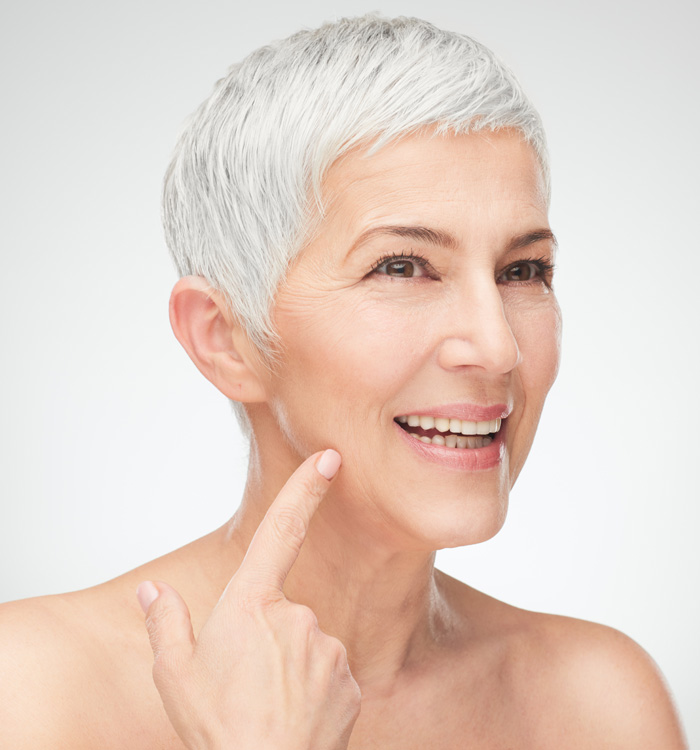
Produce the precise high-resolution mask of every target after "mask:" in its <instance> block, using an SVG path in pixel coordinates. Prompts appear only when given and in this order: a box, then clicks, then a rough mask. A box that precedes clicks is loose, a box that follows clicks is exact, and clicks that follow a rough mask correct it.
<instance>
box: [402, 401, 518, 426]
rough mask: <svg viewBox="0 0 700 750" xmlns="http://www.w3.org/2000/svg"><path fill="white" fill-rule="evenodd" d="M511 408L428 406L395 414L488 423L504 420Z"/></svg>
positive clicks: (459, 405) (450, 405)
mask: <svg viewBox="0 0 700 750" xmlns="http://www.w3.org/2000/svg"><path fill="white" fill-rule="evenodd" d="M512 411H513V407H512V406H511V405H506V404H493V405H491V406H482V405H480V404H465V403H457V404H441V405H440V406H429V407H425V408H420V409H409V410H408V411H402V412H401V413H400V414H397V415H396V416H397V417H404V416H406V417H410V416H412V415H416V416H419V417H446V418H448V419H462V420H464V421H465V422H488V421H491V420H492V419H505V418H506V417H507V416H508V415H509V414H510V413H511V412H512Z"/></svg>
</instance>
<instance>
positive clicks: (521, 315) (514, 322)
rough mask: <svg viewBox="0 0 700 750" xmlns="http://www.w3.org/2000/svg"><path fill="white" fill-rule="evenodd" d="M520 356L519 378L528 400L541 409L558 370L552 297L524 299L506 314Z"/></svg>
mask: <svg viewBox="0 0 700 750" xmlns="http://www.w3.org/2000/svg"><path fill="white" fill-rule="evenodd" d="M507 315H508V319H509V322H510V325H511V329H512V331H513V335H514V336H515V339H516V341H517V342H518V348H519V349H520V354H521V357H522V363H521V365H520V368H519V369H520V376H521V380H522V382H523V386H524V388H525V393H526V398H527V400H528V401H530V402H532V401H535V402H537V403H538V405H539V408H540V409H541V407H542V403H543V402H544V399H545V396H546V395H547V393H548V392H549V389H550V388H551V387H552V384H553V383H554V381H555V379H556V377H557V373H558V371H559V360H560V355H561V310H560V309H559V304H558V302H557V300H556V297H554V295H553V294H551V295H548V296H547V297H545V298H540V299H538V300H523V301H520V302H519V303H518V305H517V306H514V309H510V310H508V312H507Z"/></svg>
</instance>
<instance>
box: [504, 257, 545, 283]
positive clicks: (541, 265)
mask: <svg viewBox="0 0 700 750" xmlns="http://www.w3.org/2000/svg"><path fill="white" fill-rule="evenodd" d="M526 263H527V264H531V265H533V266H536V267H537V270H538V275H539V278H540V279H541V280H542V282H543V283H544V284H546V285H547V287H548V288H550V289H551V288H552V275H553V274H554V270H555V268H556V266H555V264H554V262H553V261H550V260H549V258H546V257H544V256H541V257H539V258H520V259H519V260H516V261H513V263H509V264H508V265H507V266H506V267H505V268H503V269H502V270H501V272H500V273H499V274H498V276H497V278H496V280H497V281H498V279H500V278H501V277H502V276H503V275H504V274H505V273H506V272H507V271H508V270H509V269H511V268H513V267H514V266H522V265H525V264H526ZM508 283H511V284H518V283H522V284H527V283H531V282H530V281H529V280H528V281H523V282H518V281H512V282H508Z"/></svg>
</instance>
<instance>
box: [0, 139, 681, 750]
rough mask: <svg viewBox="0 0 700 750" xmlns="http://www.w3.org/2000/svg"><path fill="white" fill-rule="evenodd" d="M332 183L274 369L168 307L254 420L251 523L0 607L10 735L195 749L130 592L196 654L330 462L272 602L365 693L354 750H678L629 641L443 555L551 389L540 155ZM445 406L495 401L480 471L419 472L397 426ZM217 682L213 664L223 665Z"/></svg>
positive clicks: (484, 523)
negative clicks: (280, 509) (97, 580)
mask: <svg viewBox="0 0 700 750" xmlns="http://www.w3.org/2000/svg"><path fill="white" fill-rule="evenodd" d="M325 189H326V190H327V193H328V196H329V197H330V200H329V202H328V206H329V210H328V213H327V217H326V219H325V220H324V222H323V225H322V227H321V228H320V231H319V233H318V234H317V235H316V236H315V238H314V240H313V241H312V242H311V243H310V245H309V246H308V247H307V248H306V249H305V250H304V253H303V254H302V256H301V257H300V259H299V261H298V263H296V264H295V265H294V266H293V268H292V270H291V272H290V275H289V278H288V280H287V284H286V285H285V286H284V288H282V289H281V290H280V292H279V294H278V297H277V301H276V307H275V322H276V326H277V329H278V331H279V332H280V336H281V339H282V341H283V342H284V344H285V349H284V352H283V356H284V358H283V367H282V368H280V370H279V371H277V372H276V373H275V372H273V373H270V372H269V371H267V370H265V369H264V368H262V367H261V366H260V363H259V361H258V360H257V359H256V357H255V355H254V352H252V351H251V349H250V346H249V344H248V343H247V341H246V338H245V335H244V334H243V333H242V332H241V330H240V329H239V328H237V326H236V324H235V321H233V320H232V318H231V316H230V315H229V314H228V312H227V309H226V307H225V305H224V304H223V303H222V301H221V299H220V298H219V297H217V295H216V294H212V293H211V290H209V289H208V287H207V285H206V283H204V282H203V280H200V279H197V278H187V279H182V280H181V281H180V282H178V284H177V285H176V287H175V290H174V292H173V296H172V299H171V320H172V322H173V328H174V330H175V333H176V335H177V336H178V338H179V340H180V341H181V343H182V344H183V346H184V347H185V349H186V350H187V352H188V353H189V354H190V356H191V358H192V359H193V361H194V362H195V364H196V365H197V367H198V368H199V369H200V370H201V371H202V373H203V374H204V375H205V376H206V377H207V378H208V379H209V380H211V381H212V382H213V383H214V385H215V386H216V387H217V388H219V390H220V391H221V392H222V393H224V394H226V395H227V396H229V397H231V398H236V399H238V400H240V401H242V402H244V403H246V404H247V406H248V413H249V415H250V418H251V423H252V426H253V442H252V445H251V461H250V468H249V476H248V482H247V486H246V492H245V495H244V498H243V502H242V504H241V507H240V509H239V510H238V511H237V513H236V514H235V515H234V517H233V518H232V519H231V521H230V522H229V523H228V524H226V525H225V526H223V527H222V528H220V529H218V530H217V531H215V532H213V533H212V534H210V535H208V536H206V537H204V538H202V539H200V540H197V541H195V542H193V543H192V544H190V545H187V546H186V547H183V548H182V549H180V550H177V551H175V552H173V553H171V554H170V555H167V556H165V557H163V558H160V559H158V560H154V561H152V562H150V563H148V564H146V565H145V566H143V567H141V568H139V569H137V570H135V571H131V572H130V573H127V574H125V575H124V576H121V577H119V578H117V579H115V580H113V581H110V582H107V583H105V584H103V585H101V586H97V587H95V588H93V589H88V590H86V591H82V592H74V593H71V594H66V595H63V596H58V597H47V598H43V599H37V600H29V601H25V602H18V603H12V604H9V605H5V606H4V607H3V609H2V624H1V625H0V628H1V632H0V636H1V640H2V643H3V644H7V648H5V649H4V650H3V651H2V656H1V659H2V662H1V663H0V675H1V677H0V691H2V695H0V707H1V709H0V710H2V711H3V712H5V713H6V715H5V716H2V717H0V738H1V739H2V740H3V743H6V744H8V745H9V746H11V747H14V748H19V749H21V748H33V747H43V746H51V747H55V748H61V747H65V748H72V749H76V748H78V749H79V748H83V747H84V748H88V747H90V748H93V747H100V748H123V747H130V748H141V747H143V748H149V749H152V748H181V747H183V745H182V742H181V741H180V739H179V738H178V736H177V735H176V733H175V730H174V729H173V727H172V725H171V723H170V721H169V720H168V717H167V716H166V713H165V710H164V708H163V703H162V701H161V695H160V694H159V692H158V690H157V689H156V686H155V684H154V682H153V678H152V675H151V667H152V664H153V652H152V650H151V646H150V645H149V640H148V637H147V634H146V630H145V628H144V617H143V613H142V612H141V610H140V608H139V605H138V603H137V602H136V599H135V596H134V593H135V590H136V587H137V586H138V585H139V584H140V583H141V582H142V581H144V580H150V581H164V582H167V584H168V585H169V586H171V587H172V588H173V589H174V590H176V591H177V592H179V594H180V595H181V597H182V599H184V601H185V602H186V603H187V606H188V607H189V610H190V614H191V620H192V630H193V633H194V637H195V638H199V637H200V634H202V633H203V632H207V631H206V628H205V624H206V623H207V622H210V621H211V620H210V619H209V618H210V617H211V616H213V615H212V613H213V612H215V609H214V608H215V605H216V604H217V602H218V601H219V599H220V597H221V595H222V592H223V591H224V590H225V589H226V587H227V585H228V584H229V581H230V580H231V578H232V576H234V574H236V573H237V571H239V570H240V569H241V566H242V563H243V559H244V556H245V554H246V551H247V550H248V549H249V546H250V545H251V540H253V537H254V535H255V533H256V530H257V529H258V528H259V527H260V525H261V522H262V521H263V517H264V516H265V513H266V512H267V510H268V509H269V508H270V506H271V504H272V503H273V501H275V498H277V497H278V496H279V493H280V492H281V490H282V488H283V486H284V485H285V483H286V482H287V480H288V479H289V477H290V475H291V474H292V472H294V471H295V470H296V469H297V467H298V466H299V465H300V464H301V463H302V461H304V460H305V459H306V458H307V457H308V456H311V455H312V454H314V453H315V452H317V451H320V450H323V449H325V448H329V447H330V448H334V449H336V450H337V451H338V452H339V453H340V454H341V455H342V457H343V467H342V468H341V470H340V472H339V474H338V476H337V477H336V478H335V479H334V481H333V484H332V486H331V487H330V489H328V491H327V493H326V496H325V498H324V500H323V502H321V504H320V506H319V507H318V510H316V511H315V513H314V514H313V516H312V517H311V520H310V522H309V525H308V528H307V529H306V531H305V534H304V541H303V544H302V545H301V547H300V548H299V552H298V557H296V559H295V561H294V564H293V565H292V567H291V569H290V570H289V572H288V573H285V575H283V576H282V584H281V586H282V589H281V592H280V595H283V596H284V597H285V599H286V600H289V601H290V602H293V603H296V604H299V605H304V606H305V607H308V608H309V609H310V610H311V611H312V612H313V613H314V614H315V616H316V618H317V620H318V626H319V628H320V630H321V631H322V632H323V633H325V634H326V635H328V636H331V637H332V638H334V639H337V640H339V641H340V642H341V643H342V644H343V646H344V647H345V649H346V652H347V663H348V665H349V668H350V672H351V674H352V677H353V678H354V680H355V681H356V682H357V685H358V686H359V689H360V693H361V710H360V713H359V717H358V718H357V720H356V722H355V724H354V726H353V729H352V734H351V735H350V739H349V743H348V744H347V747H349V748H352V749H353V750H354V748H363V750H366V749H367V748H375V747H376V748H384V749H386V748H404V749H406V748H409V749H410V748H426V747H431V748H432V747H436V748H462V747H469V748H512V747H517V748H519V749H525V750H527V748H533V749H534V748H537V749H538V750H546V748H557V749H558V750H559V749H560V748H562V747H567V748H595V749H596V750H600V749H601V748H608V747H609V748H629V749H630V750H632V748H634V749H635V750H640V749H642V750H643V749H644V748H649V749H650V750H651V748H661V747H663V748H668V749H669V750H674V749H676V748H683V747H684V746H685V745H684V743H683V739H682V736H681V730H680V728H679V725H678V721H677V718H676V717H675V714H674V711H673V707H672V704H671V701H670V699H669V697H668V694H667V692H666V690H665V687H664V685H663V682H662V680H661V678H660V676H659V675H658V672H657V671H656V669H655V668H654V666H653V664H652V662H651V661H650V660H649V658H648V657H647V656H646V654H644V652H643V651H642V650H641V649H640V648H639V647H638V646H636V644H634V643H633V642H631V641H630V640H629V639H627V638H626V637H625V636H622V635H621V634H619V633H617V632H616V631H613V630H610V629H607V628H603V627H601V626H597V625H593V624H590V623H584V622H580V621H575V620H570V619H567V618H559V617H553V616H547V615H541V614H536V613H531V612H525V611H523V610H519V609H516V608H513V607H510V606H508V605H506V604H504V603H502V602H498V601H496V600H494V599H492V598H490V597H488V596H485V595H484V594H481V593H479V592H477V591H475V590H473V589H471V588H470V587H469V586H467V585H465V584H463V583H461V582H459V581H456V580H454V579H452V578H450V577H449V576H446V575H444V574H443V573H441V572H440V571H436V570H435V569H434V557H435V555H434V550H436V549H441V548H444V547H452V546H459V545H464V544H473V543H478V542H480V541H484V540H485V539H488V538H490V537H491V536H493V534H495V533H497V531H498V530H499V529H500V527H501V525H502V523H503V520H504V518H505V512H506V508H507V500H508V493H509V490H510V488H511V487H512V485H513V483H514V482H515V479H516V478H517V476H518V474H519V472H520V469H521V468H522V465H523V463H524V461H525V459H526V457H527V453H528V451H529V449H530V446H531V444H532V440H533V438H534V433H535V430H536V426H537V422H538V420H539V415H540V411H541V409H542V405H543V403H544V400H545V397H546V394H547V392H548V390H549V387H550V386H551V384H552V382H553V380H554V377H555V376H556V371H557V366H558V356H559V332H560V331H559V328H560V315H559V308H558V305H557V303H556V298H555V297H554V294H553V293H552V289H551V284H550V278H549V276H548V275H547V274H548V271H547V270H546V269H547V267H548V262H549V261H551V260H553V254H554V246H553V245H554V243H553V239H552V237H551V232H550V231H549V225H548V219H547V206H546V200H545V198H544V194H543V189H542V182H541V174H540V170H539V166H538V163H537V161H536V158H535V156H534V154H533V153H532V151H531V149H530V147H529V146H527V145H526V144H524V143H523V142H522V140H521V139H520V138H519V137H518V136H517V135H514V134H512V133H501V134H491V135H489V136H485V135H479V134H472V135H469V136H451V137H445V138H430V137H429V136H415V137H414V136H412V137H410V138H406V139H404V140H403V141H400V142H399V143H397V144H396V145H393V146H387V147H385V148H384V149H383V150H382V151H380V152H379V153H378V154H377V155H375V156H373V157H372V158H371V159H368V158H365V156H364V155H363V154H362V153H355V154H350V155H349V156H348V157H346V158H345V159H343V160H341V161H340V162H339V163H338V164H337V165H335V166H334V167H333V168H332V169H331V171H330V173H329V175H328V178H327V181H326V185H325ZM387 226H388V227H390V229H389V230H387V229H386V227H387ZM397 226H398V227H400V228H401V229H400V231H398V232H397V231H394V229H395V228H396V227H397ZM407 227H408V231H407ZM391 228H394V229H391ZM426 229H428V230H430V231H429V232H426V231H425V230H426ZM386 257H388V258H391V259H393V260H391V262H390V261H384V260H382V259H383V258H386ZM396 258H398V260H396ZM540 259H543V260H540ZM535 261H537V262H535ZM406 264H411V265H410V270H412V272H413V273H412V274H408V275H407V274H406V273H405V271H406V268H407V265H406ZM421 264H422V265H421ZM523 279H524V280H523ZM455 403H466V404H479V405H492V404H503V405H505V407H507V410H508V413H509V416H508V417H507V426H506V427H504V428H503V451H502V454H501V455H500V458H499V460H498V461H497V462H496V463H494V464H493V465H491V466H489V467H488V468H485V469H476V470H471V469H468V468H466V469H465V468H462V469H460V470H455V469H454V468H453V467H450V466H449V465H447V464H446V463H445V461H444V460H443V459H442V458H438V459H435V458H432V459H431V458H428V459H426V458H425V457H424V455H423V454H421V453H420V451H416V449H415V448H414V447H411V443H410V441H407V437H406V436H405V435H403V434H402V432H401V429H402V428H400V427H399V426H398V423H397V422H396V421H395V420H396V418H397V417H398V416H400V415H408V414H415V413H416V411H413V410H414V409H418V408H421V409H423V410H425V411H426V413H428V414H430V413H431V412H430V409H429V407H431V406H436V405H440V404H455ZM411 440H413V438H411ZM445 450H447V449H445ZM455 450H457V449H455ZM436 455H437V454H436ZM297 499H298V500H299V501H300V502H301V501H302V500H303V498H302V496H298V498H297ZM283 541H284V540H281V542H280V543H282V542H283ZM264 560H265V558H264V556H263V557H258V561H259V566H260V571H261V575H268V576H270V575H272V574H273V573H274V572H275V571H274V570H271V569H270V568H269V567H268V566H267V564H266V563H265V562H264ZM271 566H272V568H274V564H272V563H271ZM161 601H162V600H161ZM157 602H158V600H156V605H152V606H157ZM149 616H150V610H149ZM174 619H178V618H174ZM179 619H180V620H181V619H182V618H179ZM167 622H168V617H165V618H164V619H163V627H164V628H165V630H163V631H160V632H163V633H165V631H166V630H167ZM158 637H159V636H158V634H156V638H155V642H154V645H155V649H156V651H157V650H158ZM232 637H233V638H235V634H234V635H233V636H232ZM151 638H152V640H153V639H154V635H153V632H152V633H151ZM227 645H228V644H227V643H226V639H222V641H221V643H220V653H222V654H223V653H224V652H225V650H226V647H227ZM260 647H261V648H263V647H264V644H262V643H261V644H260ZM211 653H214V654H216V653H217V650H216V649H213V650H211ZM210 666H211V668H212V670H213V671H216V670H217V669H219V668H220V666H221V665H220V664H218V660H217V658H216V657H214V658H213V659H212V662H211V665H210ZM232 666H235V665H232ZM226 672H227V670H223V676H222V677H221V679H225V673H226ZM166 677H167V676H166ZM169 684H170V685H171V686H172V689H173V690H175V689H176V685H177V680H171V681H170V683H169V682H168V679H167V678H166V679H163V680H161V681H160V684H159V687H160V689H161V693H164V700H166V702H168V701H169V700H170V697H169V693H168V690H169V689H170V688H168V685H169ZM220 687H221V685H220V684H219V683H216V684H214V683H212V684H205V685H204V686H202V685H200V688H201V689H202V690H205V691H206V690H212V691H214V692H216V691H217V690H219V688H220ZM235 687H236V689H238V690H239V691H246V690H248V691H250V690H253V688H252V687H251V686H250V685H248V684H247V683H246V682H245V681H244V682H243V684H241V685H240V686H235ZM216 694H218V693H216ZM233 695H234V697H235V690H234V693H233ZM229 697H230V694H229ZM248 697H250V696H247V695H246V698H248ZM258 697H259V698H260V700H261V701H263V702H264V699H265V694H264V691H263V692H262V693H261V694H260V695H259V696H258ZM205 704H206V702H205ZM210 707H211V708H212V710H215V709H216V708H217V706H210ZM183 710H184V709H183ZM185 713H186V711H185ZM199 720H200V719H199V718H198V716H196V715H195V714H194V713H193V714H192V716H190V717H189V719H188V718H187V717H185V718H183V719H182V722H183V723H184V725H186V726H189V727H192V726H195V727H196V724H197V721H199ZM3 732H4V735H3V734H2V733H3ZM234 734H235V732H234ZM340 734H342V732H341V733H339V735H340ZM235 742H236V737H235V736H234V737H229V738H227V743H226V744H223V745H222V744H219V745H216V744H215V745H196V746H197V747H198V748H199V747H207V748H210V750H211V749H213V748H214V747H216V748H218V747H224V746H225V747H232V748H235V747H236V746H235ZM191 746H192V747H194V746H195V745H191ZM290 747H296V745H294V744H293V743H292V744H290ZM236 750H238V748H236ZM242 750H249V747H248V746H246V747H245V748H243V749H242Z"/></svg>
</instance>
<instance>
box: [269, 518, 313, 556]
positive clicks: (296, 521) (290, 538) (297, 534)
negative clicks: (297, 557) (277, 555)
mask: <svg viewBox="0 0 700 750" xmlns="http://www.w3.org/2000/svg"><path fill="white" fill-rule="evenodd" d="M270 521H271V526H272V529H273V531H274V532H275V534H276V535H277V537H278V538H279V540H280V541H282V542H284V543H286V544H289V545H291V546H293V547H294V548H298V547H301V545H302V544H303V542H304V538H305V537H306V524H305V523H304V519H303V518H302V517H301V516H300V515H299V514H298V513H297V512H295V511H294V510H291V509H289V508H284V509H282V510H279V511H277V512H276V513H275V514H274V515H273V516H272V518H271V519H270Z"/></svg>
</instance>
